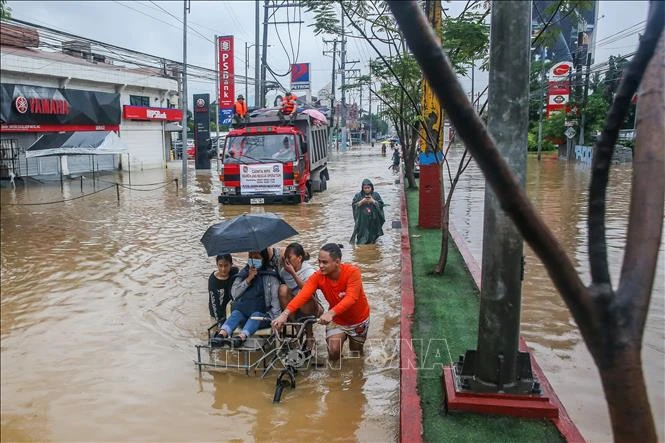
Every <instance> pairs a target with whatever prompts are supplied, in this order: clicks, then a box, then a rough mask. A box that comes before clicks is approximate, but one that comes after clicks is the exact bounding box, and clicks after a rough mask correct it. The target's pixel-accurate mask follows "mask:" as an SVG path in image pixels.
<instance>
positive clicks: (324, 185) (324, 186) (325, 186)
mask: <svg viewBox="0 0 665 443" xmlns="http://www.w3.org/2000/svg"><path fill="white" fill-rule="evenodd" d="M326 189H328V183H327V180H326V176H325V175H324V174H321V192H323V191H325V190H326Z"/></svg>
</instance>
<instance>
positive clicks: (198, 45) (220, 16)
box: [8, 0, 648, 108]
mask: <svg viewBox="0 0 665 443" xmlns="http://www.w3.org/2000/svg"><path fill="white" fill-rule="evenodd" d="M261 3H263V2H261ZM464 3H465V2H464V1H460V2H457V1H453V2H444V7H445V8H448V9H449V11H448V12H449V14H455V13H456V12H457V11H459V10H460V9H461V7H463V5H464ZM8 6H9V7H11V8H12V16H13V17H14V18H16V19H20V20H25V21H29V22H33V23H36V24H40V25H43V26H48V27H51V28H55V29H59V30H64V31H67V32H69V33H72V34H76V35H80V36H83V37H87V38H91V39H94V40H99V41H102V42H108V43H112V44H114V45H117V46H121V47H125V48H128V49H134V50H137V51H141V52H145V53H148V54H152V55H155V56H159V57H165V58H170V59H173V60H182V23H181V21H180V20H182V16H183V2H182V1H155V2H150V1H147V2H144V1H16V0H9V2H8ZM647 7H648V2H647V1H646V0H643V1H608V0H601V1H600V2H599V14H598V17H599V21H598V24H597V32H598V35H597V39H596V41H598V42H600V43H599V46H598V47H597V49H596V56H595V63H601V62H603V61H605V60H607V58H608V57H609V56H610V55H616V54H626V53H629V52H631V51H633V50H634V49H635V48H636V46H637V39H638V35H637V32H635V33H633V34H630V32H631V30H632V29H635V30H641V29H642V28H643V27H644V24H641V25H639V26H637V27H635V28H631V29H629V30H628V31H627V32H625V33H623V34H619V35H618V36H617V37H612V35H613V34H616V33H617V32H619V31H622V30H624V29H627V28H630V27H631V26H632V25H635V24H638V23H640V22H641V21H643V20H645V19H646V13H647ZM160 8H163V9H164V10H165V11H168V13H167V12H165V11H164V10H162V9H160ZM254 8H255V6H254V2H253V1H192V2H191V13H190V14H189V15H188V18H187V20H188V24H189V25H190V26H191V27H193V28H194V29H196V31H198V33H200V34H202V35H198V34H197V33H195V32H193V31H190V32H189V33H188V49H187V51H188V52H187V61H188V63H191V64H195V65H199V66H204V67H209V68H211V69H212V68H213V67H214V64H215V53H214V44H213V43H212V41H214V35H215V34H217V35H233V36H235V44H236V58H235V63H236V66H235V70H236V74H241V75H242V74H244V69H245V68H244V59H245V55H244V49H245V43H247V44H248V45H250V44H253V43H254V22H255V20H254ZM261 9H262V8H261ZM169 13H170V14H172V15H173V16H175V17H172V16H170V15H169ZM287 13H288V14H289V18H290V19H291V20H297V19H298V17H296V16H295V9H294V8H288V11H287V8H281V9H280V11H279V12H278V13H277V15H276V17H277V20H278V21H285V20H286V19H287ZM302 20H303V21H304V22H305V23H304V24H303V25H302V26H299V25H297V24H292V25H290V31H291V41H292V42H293V44H292V45H291V44H290V42H289V34H288V32H287V30H288V29H289V28H287V26H286V25H277V29H278V30H279V35H280V36H281V38H282V43H280V41H279V39H278V38H277V32H276V29H275V26H274V25H271V26H270V29H269V33H268V35H269V37H268V38H269V41H268V43H269V44H270V45H272V47H270V48H269V49H268V63H269V65H270V66H271V67H272V68H273V70H274V71H275V72H277V73H280V72H281V73H285V72H286V71H287V70H288V66H289V60H291V61H293V56H294V55H296V56H297V62H301V63H302V62H309V63H311V69H312V73H311V80H312V83H313V92H312V93H313V94H315V95H316V93H317V92H318V90H319V89H321V88H322V87H324V86H325V85H326V84H327V83H329V82H330V81H331V74H332V58H331V57H327V56H323V54H322V51H323V50H324V49H331V48H327V47H326V45H325V44H324V42H323V39H324V37H322V36H315V35H314V33H313V31H312V28H310V27H309V26H307V25H308V24H311V23H312V17H311V16H308V15H306V14H303V15H302ZM299 34H300V39H299V41H300V48H299V52H298V35H299ZM625 34H630V35H627V36H626V37H625V38H621V37H622V36H623V35H625ZM608 37H609V38H608ZM603 39H605V40H603ZM615 39H616V41H613V40H615ZM348 42H349V43H348V45H347V53H348V56H347V59H349V60H359V61H360V63H358V64H357V65H356V66H355V67H356V68H360V69H361V71H362V72H363V73H367V71H368V67H367V66H368V61H369V59H370V57H371V58H374V57H375V56H376V55H375V53H374V52H373V50H372V49H371V47H369V46H368V45H366V44H365V43H364V42H362V41H360V40H358V39H349V40H348ZM282 44H283V45H284V46H285V48H286V51H285V49H284V48H283V47H282ZM253 51H254V48H252V49H251V50H250V56H249V72H250V76H252V77H253V74H252V73H253V72H254V53H253ZM287 52H288V54H289V55H288V57H287ZM268 78H269V79H271V78H270V76H268ZM280 80H281V81H282V84H284V85H285V86H286V87H288V81H289V78H288V77H284V78H282V79H280ZM462 80H463V84H464V86H465V87H466V88H467V90H470V88H471V86H470V81H469V79H462ZM337 82H338V84H339V79H338V80H337ZM486 82H487V76H486V75H482V74H479V75H477V76H476V91H479V90H481V89H482V88H483V87H484V86H485V85H486ZM188 85H189V92H190V94H195V93H210V94H211V95H213V96H214V94H215V85H214V82H206V81H203V80H191V81H190V82H188ZM237 88H238V89H240V90H239V91H237V93H244V86H242V85H237ZM249 90H250V93H249V95H250V104H251V103H252V97H253V95H254V94H253V88H252V86H250V87H249ZM354 99H355V100H357V94H356V97H354V96H352V97H351V100H349V101H350V102H353V101H354ZM364 100H365V101H364V105H365V106H364V107H365V108H367V106H366V103H367V101H366V100H367V97H365V98H364Z"/></svg>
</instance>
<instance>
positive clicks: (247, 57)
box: [245, 42, 249, 103]
mask: <svg viewBox="0 0 665 443" xmlns="http://www.w3.org/2000/svg"><path fill="white" fill-rule="evenodd" d="M248 69H249V48H248V47H247V42H245V103H249V93H248V89H247V70H248Z"/></svg>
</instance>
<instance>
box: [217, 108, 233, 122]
mask: <svg viewBox="0 0 665 443" xmlns="http://www.w3.org/2000/svg"><path fill="white" fill-rule="evenodd" d="M231 123H233V109H220V110H219V122H218V124H219V125H224V126H231Z"/></svg>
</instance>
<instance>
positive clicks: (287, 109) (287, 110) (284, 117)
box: [277, 91, 298, 125]
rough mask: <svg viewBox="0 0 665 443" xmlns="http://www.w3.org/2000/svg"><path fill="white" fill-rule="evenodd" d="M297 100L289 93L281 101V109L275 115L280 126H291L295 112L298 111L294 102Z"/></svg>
mask: <svg viewBox="0 0 665 443" xmlns="http://www.w3.org/2000/svg"><path fill="white" fill-rule="evenodd" d="M297 98H298V97H296V96H295V94H294V93H293V92H291V91H289V92H287V93H286V95H285V96H284V98H283V99H282V107H281V108H280V110H279V112H278V113H277V116H278V117H279V121H280V122H281V123H282V125H292V124H293V120H295V118H296V110H297V109H298V103H297V102H296V99H297Z"/></svg>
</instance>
